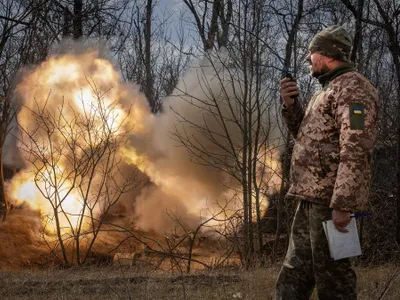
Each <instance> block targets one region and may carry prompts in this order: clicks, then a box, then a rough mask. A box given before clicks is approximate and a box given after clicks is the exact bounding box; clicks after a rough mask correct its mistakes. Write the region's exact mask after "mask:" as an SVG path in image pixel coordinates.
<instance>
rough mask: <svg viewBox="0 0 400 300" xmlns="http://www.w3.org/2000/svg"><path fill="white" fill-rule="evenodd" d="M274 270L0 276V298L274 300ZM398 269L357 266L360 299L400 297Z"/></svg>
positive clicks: (98, 271)
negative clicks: (183, 273)
mask: <svg viewBox="0 0 400 300" xmlns="http://www.w3.org/2000/svg"><path fill="white" fill-rule="evenodd" d="M278 269H279V268H278V267H271V268H264V269H258V270H253V271H249V272H246V271H238V270H236V271H232V270H225V271H223V272H222V271H219V272H210V271H209V272H207V273H204V272H201V273H200V272H198V273H194V274H190V275H179V274H167V273H160V272H158V273H156V272H151V273H149V272H147V273H141V272H140V271H139V270H137V269H135V268H125V267H124V268H117V267H107V268H100V267H90V268H89V267H86V268H71V269H68V270H51V269H48V270H41V271H38V270H31V271H24V272H1V273H0V299H1V300H3V299H4V300H6V299H13V300H22V299H24V300H28V299H32V300H37V299H46V300H50V299H62V300H72V299H207V300H213V299H274V296H273V295H274V284H275V279H276V276H277V274H278ZM398 271H399V270H398V269H397V267H396V266H393V265H387V266H384V267H374V268H358V269H357V272H358V277H359V285H358V288H359V299H361V300H364V299H365V300H369V299H376V300H377V299H386V300H389V299H393V300H394V299H400V278H399V277H400V276H399V274H398ZM385 291H386V292H385ZM382 295H383V297H382V298H380V297H381V296H382ZM313 299H317V298H316V297H315V296H314V298H313Z"/></svg>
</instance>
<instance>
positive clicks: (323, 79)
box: [318, 63, 356, 87]
mask: <svg viewBox="0 0 400 300" xmlns="http://www.w3.org/2000/svg"><path fill="white" fill-rule="evenodd" d="M353 71H356V69H355V67H354V65H353V64H352V63H344V64H342V65H340V66H339V67H337V68H335V69H333V70H330V71H329V72H328V73H326V74H324V75H321V76H319V77H318V81H319V83H320V84H322V87H326V86H327V85H328V84H329V82H331V81H332V80H333V79H335V78H336V77H338V76H340V75H342V74H344V73H347V72H353Z"/></svg>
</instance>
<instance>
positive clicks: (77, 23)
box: [74, 0, 83, 40]
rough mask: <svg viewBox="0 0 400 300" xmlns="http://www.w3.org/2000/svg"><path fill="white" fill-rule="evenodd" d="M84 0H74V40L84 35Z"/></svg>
mask: <svg viewBox="0 0 400 300" xmlns="http://www.w3.org/2000/svg"><path fill="white" fill-rule="evenodd" d="M82 8H83V1H82V0H74V40H77V39H79V38H81V37H82V35H83V30H82Z"/></svg>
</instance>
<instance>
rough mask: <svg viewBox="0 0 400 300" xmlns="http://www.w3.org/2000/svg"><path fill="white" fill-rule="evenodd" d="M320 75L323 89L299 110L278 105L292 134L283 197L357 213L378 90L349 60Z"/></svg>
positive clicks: (364, 190)
mask: <svg viewBox="0 0 400 300" xmlns="http://www.w3.org/2000/svg"><path fill="white" fill-rule="evenodd" d="M326 75H327V76H325V79H326V81H325V82H322V83H323V89H322V90H321V91H319V92H317V93H316V94H314V95H313V97H312V98H311V100H310V101H309V103H308V105H307V108H306V110H305V111H304V110H303V108H302V106H301V104H300V103H299V101H295V103H294V104H293V105H291V106H289V107H285V106H283V107H282V114H283V118H284V120H285V122H286V124H287V126H288V128H289V130H290V132H291V133H292V134H293V136H294V137H295V145H294V148H293V153H292V160H291V185H290V188H289V191H288V194H287V195H288V196H289V197H295V198H298V199H303V200H308V201H311V202H315V203H320V204H324V205H327V206H330V207H331V208H335V209H342V210H351V211H363V210H366V209H367V208H368V206H367V204H368V194H369V183H370V178H371V170H370V164H371V157H372V151H373V147H374V143H375V137H376V123H377V114H378V106H379V104H378V103H379V102H378V100H379V98H378V93H377V91H376V89H375V88H374V87H373V86H372V84H371V83H370V82H369V81H368V80H367V79H366V78H365V77H363V76H362V75H360V74H359V73H357V72H355V71H354V69H353V68H352V67H349V64H345V65H342V66H341V67H339V68H337V69H335V70H332V71H330V72H329V73H328V74H326ZM319 79H320V82H321V78H319Z"/></svg>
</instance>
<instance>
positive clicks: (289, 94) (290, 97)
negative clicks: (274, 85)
mask: <svg viewBox="0 0 400 300" xmlns="http://www.w3.org/2000/svg"><path fill="white" fill-rule="evenodd" d="M279 91H280V93H281V97H282V99H283V102H284V103H285V106H286V107H288V106H290V105H292V104H293V103H294V101H295V99H296V97H297V96H298V95H299V90H298V88H297V85H296V82H295V81H294V80H293V79H292V78H289V77H285V78H283V79H282V80H281V81H280V90H279Z"/></svg>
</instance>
